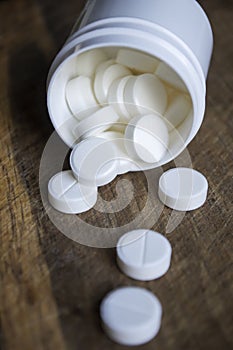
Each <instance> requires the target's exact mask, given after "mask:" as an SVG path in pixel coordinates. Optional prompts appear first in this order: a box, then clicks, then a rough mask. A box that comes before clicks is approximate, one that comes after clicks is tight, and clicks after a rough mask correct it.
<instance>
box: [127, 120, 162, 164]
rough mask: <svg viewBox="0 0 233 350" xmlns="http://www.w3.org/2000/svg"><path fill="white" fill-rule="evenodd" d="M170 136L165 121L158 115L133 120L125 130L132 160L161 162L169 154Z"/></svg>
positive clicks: (128, 150)
mask: <svg viewBox="0 0 233 350" xmlns="http://www.w3.org/2000/svg"><path fill="white" fill-rule="evenodd" d="M168 144H169V134H168V130H167V126H166V123H165V121H164V120H163V119H162V118H160V117H159V116H158V115H156V114H147V115H144V116H138V117H135V118H133V119H132V120H131V121H130V123H129V124H128V125H127V127H126V129H125V147H126V150H127V152H128V154H129V155H130V156H131V157H132V158H136V159H140V160H142V161H144V162H146V163H156V162H159V161H160V160H161V159H162V158H163V157H164V155H165V153H166V152H167V148H168Z"/></svg>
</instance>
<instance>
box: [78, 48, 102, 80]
mask: <svg viewBox="0 0 233 350" xmlns="http://www.w3.org/2000/svg"><path fill="white" fill-rule="evenodd" d="M106 59H107V55H106V53H105V52H104V51H103V49H95V50H90V51H87V52H84V53H82V54H81V55H78V57H77V61H76V73H77V75H85V76H87V77H90V78H91V77H92V76H93V75H94V74H95V71H96V68H97V67H98V65H100V63H101V62H103V61H106Z"/></svg>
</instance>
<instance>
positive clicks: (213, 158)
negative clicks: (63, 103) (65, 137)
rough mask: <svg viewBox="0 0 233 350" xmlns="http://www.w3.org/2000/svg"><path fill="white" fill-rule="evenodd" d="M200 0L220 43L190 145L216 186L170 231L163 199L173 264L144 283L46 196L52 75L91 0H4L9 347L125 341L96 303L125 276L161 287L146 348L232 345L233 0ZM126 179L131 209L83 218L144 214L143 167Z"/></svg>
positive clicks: (3, 254) (107, 190) (116, 221)
mask: <svg viewBox="0 0 233 350" xmlns="http://www.w3.org/2000/svg"><path fill="white" fill-rule="evenodd" d="M200 3H201V4H202V5H203V7H204V8H205V9H206V11H207V13H208V15H209V17H210V19H211V22H212V25H213V29H214V33H215V51H214V56H213V61H212V65H211V70H210V74H209V77H208V97H207V111H206V117H205V120H204V123H203V126H202V128H201V130H200V132H199V133H198V135H197V137H196V138H195V139H194V141H193V142H192V143H191V145H190V147H189V152H190V155H191V159H192V163H193V166H194V168H195V169H197V170H199V171H201V172H203V173H204V174H205V175H206V176H207V178H208V181H209V185H210V190H209V196H208V200H207V202H206V204H205V205H204V206H203V207H202V208H201V209H199V210H196V211H194V212H191V213H187V214H186V215H185V217H184V218H183V220H182V222H181V223H180V225H179V226H178V227H177V228H176V230H175V231H174V232H172V233H165V231H166V230H165V229H166V225H167V221H168V217H169V215H170V214H171V210H169V209H167V208H165V209H164V210H163V212H162V214H161V216H160V219H159V220H158V221H157V222H156V223H155V224H154V225H153V229H155V230H158V231H160V232H162V233H165V234H166V236H167V237H168V238H169V240H170V242H171V244H172V246H173V259H172V266H171V269H170V270H169V272H168V273H167V274H166V276H164V277H163V278H161V279H159V280H157V281H152V282H149V283H142V282H136V281H133V280H130V279H129V278H127V277H126V276H124V275H123V274H122V273H121V272H120V271H119V270H118V269H117V267H116V264H115V250H114V249H97V248H90V247H86V246H84V245H81V244H78V243H75V242H73V241H72V240H70V239H68V238H66V237H65V236H64V235H63V234H62V233H60V232H59V230H58V229H57V228H56V226H54V225H53V223H52V222H51V221H50V219H49V217H48V215H47V213H46V211H45V209H44V206H43V203H42V200H41V196H40V189H39V165H40V159H41V155H42V152H43V149H44V146H45V144H46V141H47V139H48V138H49V136H50V134H51V133H52V131H53V129H52V126H51V123H50V121H49V117H48V113H47V110H46V93H45V82H46V76H47V72H48V69H49V66H50V64H51V62H52V59H53V58H54V56H55V54H56V52H57V51H58V50H59V48H60V47H61V46H62V44H63V43H64V41H65V39H66V37H67V35H68V33H69V32H70V30H71V28H72V26H73V24H74V22H75V20H76V19H77V17H78V15H79V13H80V11H81V9H82V7H83V5H84V1H81V0H70V1H67V2H63V1H61V2H58V1H55V0H40V1H36V0H15V1H13V0H9V1H0V139H1V143H0V160H1V176H0V207H1V221H0V227H1V230H0V238H1V243H0V261H1V264H0V279H1V280H0V300H1V304H0V305H1V306H0V311H1V324H0V327H1V338H0V339H1V347H2V349H6V350H14V349H17V350H31V349H33V350H37V349H51V350H54V349H69V350H73V349H77V350H85V349H88V350H100V349H101V350H108V349H110V348H111V349H115V350H118V349H119V350H120V349H122V348H123V347H121V346H119V345H117V344H113V343H112V342H111V341H110V340H108V338H107V337H106V336H105V335H104V334H103V332H102V330H101V327H100V322H99V317H98V308H99V303H100V301H101V299H102V298H103V297H104V296H105V294H106V293H107V292H109V291H110V290H112V289H113V288H115V287H118V286H127V285H135V286H144V287H146V288H148V289H149V290H151V291H153V292H154V293H155V294H156V295H157V296H158V297H159V298H160V300H161V302H162V305H163V309H164V315H163V322H162V328H161V331H160V333H159V335H158V336H157V338H156V339H155V340H153V341H152V342H151V343H149V344H147V345H145V346H142V347H138V349H145V350H151V349H162V350H194V349H195V350H202V349H203V350H207V349H211V350H227V349H232V348H233V337H232V335H233V283H232V278H233V273H232V267H233V266H232V265H233V259H232V208H233V203H232V190H233V184H232V175H233V157H232V152H233V148H232V139H233V123H232V114H233V69H232V62H233V34H232V33H233V20H232V19H233V2H232V1H231V0H208V1H204V0H202V1H200ZM170 166H172V164H169V167H170ZM120 179H125V180H127V181H130V182H131V183H132V185H133V186H134V187H135V196H134V198H133V199H132V202H131V203H130V205H129V206H128V207H127V208H126V210H123V211H121V212H120V213H116V214H111V213H110V214H107V213H102V214H101V213H99V214H98V213H97V212H96V211H95V210H91V211H90V212H88V213H87V214H85V215H83V216H82V220H84V221H87V222H89V223H92V224H93V225H96V226H98V227H107V226H108V227H117V226H122V225H123V224H126V223H127V222H129V221H130V220H132V219H133V218H135V217H136V216H137V215H139V214H140V212H141V211H142V210H143V207H144V206H145V203H146V198H147V195H148V194H147V182H146V178H145V175H143V174H142V173H137V174H133V173H132V174H127V175H125V176H123V177H121V178H120ZM118 180H119V178H118V179H117V180H116V181H114V182H113V183H112V184H110V185H108V186H106V187H104V188H103V189H101V194H102V197H103V198H104V199H105V200H108V201H110V200H112V199H113V198H114V196H116V191H115V186H116V184H117V181H118ZM155 185H156V181H155ZM155 221H156V220H155ZM148 226H149V222H148Z"/></svg>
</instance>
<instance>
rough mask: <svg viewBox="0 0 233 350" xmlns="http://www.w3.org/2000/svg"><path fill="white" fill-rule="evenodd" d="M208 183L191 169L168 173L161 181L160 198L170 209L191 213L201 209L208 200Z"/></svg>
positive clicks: (174, 170)
mask: <svg viewBox="0 0 233 350" xmlns="http://www.w3.org/2000/svg"><path fill="white" fill-rule="evenodd" d="M207 192H208V182H207V180H206V178H205V176H204V175H202V174H201V173H199V172H198V171H196V170H194V169H190V168H174V169H170V170H168V171H166V172H165V173H164V174H163V175H162V176H161V178H160V180H159V198H160V200H161V201H162V202H163V203H164V204H165V205H166V206H168V207H169V208H172V209H175V210H179V211H190V210H194V209H197V208H199V207H201V206H202V205H203V204H204V203H205V201H206V198H207Z"/></svg>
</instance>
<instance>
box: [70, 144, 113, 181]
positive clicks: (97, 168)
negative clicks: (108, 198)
mask: <svg viewBox="0 0 233 350" xmlns="http://www.w3.org/2000/svg"><path fill="white" fill-rule="evenodd" d="M70 166H71V169H72V171H73V173H74V176H75V177H76V179H77V180H78V181H79V182H80V183H82V184H85V185H89V186H104V185H106V184H108V183H110V182H111V181H112V180H113V179H114V178H115V177H116V176H117V171H118V161H117V149H116V147H115V145H114V144H113V143H112V142H110V141H107V140H105V139H102V138H98V137H89V138H87V139H86V140H84V141H82V142H80V143H78V144H77V145H76V146H75V147H74V149H73V151H72V152H71V156H70Z"/></svg>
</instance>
